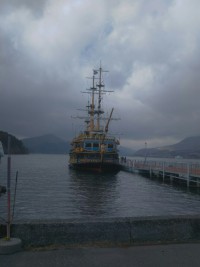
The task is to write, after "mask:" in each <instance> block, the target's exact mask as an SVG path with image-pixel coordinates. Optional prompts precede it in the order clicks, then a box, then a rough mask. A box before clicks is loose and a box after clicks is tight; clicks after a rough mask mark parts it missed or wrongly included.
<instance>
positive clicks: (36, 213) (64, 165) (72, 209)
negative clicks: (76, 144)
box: [0, 154, 200, 222]
mask: <svg viewBox="0 0 200 267" xmlns="http://www.w3.org/2000/svg"><path fill="white" fill-rule="evenodd" d="M11 160H12V184H11V186H12V199H13V198H14V187H15V174H16V171H18V172H19V174H18V183H17V195H16V205H15V215H14V221H15V222H16V221H20V220H24V219H30V220H31V219H68V218H74V219H75V218H76V219H77V218H79V219H81V218H84V219H86V218H87V219H89V218H91V217H92V218H104V217H106V218H108V217H129V216H131V217H132V216H134V217H135V216H160V215H189V214H190V215H194V214H200V194H199V193H197V192H190V191H188V190H187V189H180V188H177V187H174V186H172V185H168V184H163V183H161V182H158V181H155V180H151V179H148V178H145V177H142V176H140V175H136V174H132V173H127V172H123V171H121V172H119V173H118V174H117V175H111V174H109V175H102V174H88V173H80V172H75V171H72V170H69V169H68V156H67V155H31V154H30V155H15V156H12V158H11ZM6 164H7V157H4V158H3V159H2V163H1V164H0V185H5V186H6ZM6 202H7V195H6V194H5V195H2V196H1V197H0V217H1V220H2V218H3V219H4V218H5V219H6V206H7V205H6Z"/></svg>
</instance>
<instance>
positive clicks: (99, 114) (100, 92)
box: [95, 64, 109, 132]
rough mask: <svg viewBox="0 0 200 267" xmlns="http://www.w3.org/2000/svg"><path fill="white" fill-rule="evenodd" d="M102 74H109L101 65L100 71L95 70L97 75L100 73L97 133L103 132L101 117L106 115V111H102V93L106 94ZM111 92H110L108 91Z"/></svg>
mask: <svg viewBox="0 0 200 267" xmlns="http://www.w3.org/2000/svg"><path fill="white" fill-rule="evenodd" d="M102 72H108V71H106V70H103V69H102V67H101V64H100V68H99V69H98V70H95V73H96V74H97V73H99V83H98V84H97V87H98V107H97V126H96V131H98V132H99V131H101V129H100V119H101V115H102V114H103V113H104V111H103V110H102V109H101V100H102V93H103V92H106V91H104V90H103V89H102V88H103V87H104V84H103V82H102ZM107 92H109V91H107Z"/></svg>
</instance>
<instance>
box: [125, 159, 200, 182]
mask: <svg viewBox="0 0 200 267" xmlns="http://www.w3.org/2000/svg"><path fill="white" fill-rule="evenodd" d="M121 166H122V169H123V170H124V171H128V172H137V173H140V174H142V175H146V176H149V177H159V178H162V179H163V181H165V180H166V179H168V180H170V181H175V180H176V181H182V182H185V183H186V185H187V186H188V187H189V186H191V185H193V186H197V187H200V163H196V162H195V163H192V162H177V161H154V160H152V161H151V160H148V161H145V160H143V161H142V160H132V159H126V158H122V159H121Z"/></svg>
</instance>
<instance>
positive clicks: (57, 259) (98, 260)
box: [0, 243, 200, 267]
mask: <svg viewBox="0 0 200 267" xmlns="http://www.w3.org/2000/svg"><path fill="white" fill-rule="evenodd" d="M0 266H1V267H35V266H37V267H42V266H46V267H65V266H68V267H80V266H82V267H84V266H86V267H104V266H105V267H112V266H113V267H122V266H123V267H129V266H131V267H133V266H134V267H165V266H166V267H169V266H170V267H179V266H180V267H197V266H198V267H199V266H200V244H199V243H193V244H168V245H145V246H132V247H116V248H99V247H92V248H89V247H83V248H64V247H60V248H56V249H55V248H54V249H50V248H46V249H41V250H38V249H34V250H26V251H21V252H17V253H15V254H12V255H0Z"/></svg>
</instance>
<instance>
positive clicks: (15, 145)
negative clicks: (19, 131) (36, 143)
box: [0, 131, 28, 154]
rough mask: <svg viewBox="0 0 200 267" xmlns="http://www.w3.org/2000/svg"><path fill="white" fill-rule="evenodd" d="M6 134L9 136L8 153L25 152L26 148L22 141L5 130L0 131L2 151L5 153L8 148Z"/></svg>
mask: <svg viewBox="0 0 200 267" xmlns="http://www.w3.org/2000/svg"><path fill="white" fill-rule="evenodd" d="M8 136H10V150H11V151H10V153H11V154H27V153H28V149H27V148H26V147H25V145H24V144H23V142H22V141H21V140H19V139H17V138H16V137H15V136H14V135H11V134H9V133H7V132H3V131H0V141H1V142H2V146H3V150H4V153H5V154H7V150H8Z"/></svg>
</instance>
